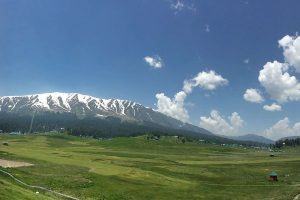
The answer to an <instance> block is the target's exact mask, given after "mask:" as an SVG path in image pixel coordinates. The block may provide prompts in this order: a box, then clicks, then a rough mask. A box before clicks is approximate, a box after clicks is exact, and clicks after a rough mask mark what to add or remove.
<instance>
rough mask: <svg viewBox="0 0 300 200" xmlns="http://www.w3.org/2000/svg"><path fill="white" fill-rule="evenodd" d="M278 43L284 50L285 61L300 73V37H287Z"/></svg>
mask: <svg viewBox="0 0 300 200" xmlns="http://www.w3.org/2000/svg"><path fill="white" fill-rule="evenodd" d="M278 43H279V46H280V47H282V48H283V55H284V59H285V61H286V62H287V63H288V64H289V65H291V66H293V67H295V69H296V71H297V72H300V36H289V35H286V36H284V37H283V38H282V39H280V40H279V41H278Z"/></svg>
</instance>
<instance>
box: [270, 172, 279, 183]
mask: <svg viewBox="0 0 300 200" xmlns="http://www.w3.org/2000/svg"><path fill="white" fill-rule="evenodd" d="M269 179H270V181H278V174H277V173H276V172H274V171H273V172H272V173H271V174H269Z"/></svg>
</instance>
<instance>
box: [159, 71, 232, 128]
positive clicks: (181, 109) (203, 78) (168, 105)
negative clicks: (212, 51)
mask: <svg viewBox="0 0 300 200" xmlns="http://www.w3.org/2000/svg"><path fill="white" fill-rule="evenodd" d="M227 83H228V81H227V80H226V79H224V78H223V77H222V76H221V75H218V74H216V73H215V72H214V71H209V72H205V71H202V72H200V73H198V75H197V76H196V77H194V78H193V79H190V80H185V81H184V82H183V91H180V92H178V93H177V94H175V96H174V98H170V97H168V96H166V95H165V94H164V93H158V94H156V99H157V104H156V105H157V111H159V112H161V113H164V114H166V115H168V116H170V117H173V118H175V119H178V120H181V121H183V122H188V121H189V114H188V111H187V109H186V108H185V107H186V106H188V104H186V103H185V99H186V97H187V95H188V94H190V93H191V92H192V90H193V88H194V87H201V88H203V89H205V90H215V89H216V88H217V87H218V86H221V85H225V84H227Z"/></svg>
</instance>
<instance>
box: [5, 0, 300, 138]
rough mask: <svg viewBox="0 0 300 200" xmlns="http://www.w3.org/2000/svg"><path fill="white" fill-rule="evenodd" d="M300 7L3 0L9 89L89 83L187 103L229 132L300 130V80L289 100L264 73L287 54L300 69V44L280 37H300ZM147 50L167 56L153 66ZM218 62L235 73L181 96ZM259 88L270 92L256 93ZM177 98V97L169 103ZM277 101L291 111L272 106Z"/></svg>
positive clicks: (131, 95)
mask: <svg viewBox="0 0 300 200" xmlns="http://www.w3.org/2000/svg"><path fill="white" fill-rule="evenodd" d="M299 7H300V2H299V1H297V0H289V1H286V0H278V1H273V0H264V1H261V0H251V1H250V0H249V1H243V0H231V1H230V3H229V1H225V0H199V1H191V0H131V1H121V0H118V1H117V0H107V1H105V0H103V1H96V0H95V1H92V0H89V1H83V0H82V1H76V0H63V1H61V0H59V1H58V0H44V1H38V0H36V1H34V0H17V1H15V0H2V1H0V46H1V48H0V70H1V71H0V96H6V95H23V94H32V93H44V92H54V91H59V92H79V93H83V94H88V95H93V96H96V97H102V98H120V99H130V100H134V101H137V102H139V103H142V104H144V105H146V106H150V107H153V108H155V109H159V110H160V111H162V112H165V113H166V114H170V115H172V114H177V113H174V112H186V113H185V114H187V115H188V121H189V122H191V123H193V124H196V125H199V124H200V125H202V126H204V127H206V128H208V129H213V130H212V131H214V132H218V133H219V134H227V133H228V134H229V135H230V134H231V135H238V134H246V133H256V134H262V135H266V136H268V137H270V138H276V137H279V135H280V134H281V133H280V132H282V130H288V131H287V132H288V133H284V134H292V135H297V134H300V128H299V130H298V129H297V128H298V124H295V123H297V122H299V121H300V119H299V118H300V106H299V100H300V98H298V96H297V95H298V92H299V90H300V89H299V87H298V86H297V84H296V86H295V87H294V89H293V88H292V89H291V90H287V89H286V88H283V89H282V90H285V91H287V92H288V91H294V92H296V93H297V94H295V95H294V96H291V95H290V96H288V97H287V100H285V101H280V100H279V97H278V96H276V94H278V93H276V92H277V91H274V90H272V88H271V87H272V86H273V85H272V84H275V82H276V79H275V80H274V81H275V82H271V83H269V82H266V81H265V82H264V81H259V80H258V77H259V73H260V71H261V70H262V69H263V66H264V65H265V64H266V63H267V62H273V61H274V60H277V61H278V62H280V63H288V65H289V69H288V73H289V74H290V76H294V77H295V78H296V79H300V75H299V73H298V72H299V71H297V67H298V66H297V65H298V63H297V62H298V60H297V58H298V57H297V56H300V55H299V54H297V53H299V52H296V54H295V55H294V57H292V58H290V57H287V56H285V55H284V48H286V49H287V48H289V47H290V46H281V47H279V44H278V41H279V40H281V39H282V38H283V37H284V36H286V35H288V36H290V37H291V38H292V40H293V41H296V39H298V36H297V32H298V31H300V30H299V29H300V23H299V14H298V13H299V12H298V10H299V9H298V8H299ZM299 40H300V38H299ZM294 43H295V44H296V42H294ZM289 44H290V43H289ZM147 56H148V57H149V58H153V59H154V60H155V59H156V60H157V59H161V60H160V62H161V66H159V67H156V68H155V67H152V66H150V65H149V63H147V62H146V61H145V57H147ZM292 56H293V55H292ZM289 58H290V59H293V58H295V59H296V61H295V62H296V64H295V63H292V61H293V60H288V59H289ZM148 61H149V60H148ZM150 64H151V62H150ZM280 69H281V68H280ZM210 70H213V71H214V72H215V75H216V76H220V77H222V78H223V79H224V80H227V83H225V82H223V84H222V83H221V84H219V85H218V83H216V84H217V87H216V88H215V89H207V88H206V89H205V86H204V85H203V84H204V83H203V84H202V85H201V84H200V85H199V84H196V85H195V86H194V87H193V90H192V92H189V93H186V97H185V98H184V100H183V102H182V103H183V105H177V103H178V102H174V95H176V94H177V93H178V92H180V91H182V90H183V89H182V87H183V82H184V81H185V80H186V81H189V80H190V81H191V82H192V81H193V78H195V77H197V74H198V73H200V72H206V73H208V72H209V71H210ZM264 72H265V73H268V72H269V71H267V70H266V71H264ZM204 75H207V74H204ZM198 78H199V77H198ZM200 79H201V78H200ZM194 81H195V80H194ZM200 82H201V81H200ZM219 83H220V82H219ZM270 84H271V85H270ZM275 85H276V84H275ZM250 88H253V89H256V91H258V92H259V94H260V95H261V96H263V99H264V101H263V102H260V103H253V102H249V101H246V100H245V99H244V98H243V95H244V94H245V91H246V89H250ZM295 88H296V89H295ZM274 92H275V93H276V94H274ZM281 92H282V91H281ZM161 93H164V96H160V97H159V98H163V99H162V101H160V104H159V105H158V103H159V102H158V100H160V99H157V94H161ZM279 93H280V92H279ZM283 93H284V91H283V92H282V93H280V94H283ZM168 98H169V100H170V101H171V104H172V103H174V104H175V105H174V106H175V107H172V105H173V104H172V105H169V106H171V107H172V108H171V107H168V105H165V104H164V103H165V101H164V100H166V101H168ZM254 101H255V100H254ZM256 101H257V100H256ZM169 103H170V102H169ZM179 103H180V102H179ZM272 103H276V105H278V106H281V111H266V110H264V109H263V106H264V105H271V104H272ZM159 106H161V107H160V108H158V107H159ZM177 108H179V109H177ZM168 109H170V110H168ZM180 109H181V110H180ZM182 109H184V110H182ZM235 112H236V113H237V114H238V115H236V114H234V115H232V113H235ZM211 114H212V115H213V116H211ZM178 116H181V115H180V113H179V115H178ZM230 116H231V117H232V118H231V119H232V121H231V119H230ZM200 117H202V120H200ZM228 117H229V118H228ZM287 118H288V120H287ZM234 119H236V120H237V121H234ZM222 120H223V121H222ZM200 121H201V123H200ZM235 123H237V124H235ZM278 123H279V125H278ZM276 124H277V125H278V126H276ZM274 125H275V127H274ZM294 125H295V126H294ZM299 125H300V124H299ZM286 126H288V127H286ZM214 127H217V129H214ZM299 127H300V126H299ZM231 132H232V133H231ZM282 134H283V133H282ZM284 134H283V136H284ZM280 136H282V135H280Z"/></svg>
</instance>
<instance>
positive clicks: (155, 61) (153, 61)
mask: <svg viewBox="0 0 300 200" xmlns="http://www.w3.org/2000/svg"><path fill="white" fill-rule="evenodd" d="M144 60H145V62H146V63H148V64H149V65H150V66H151V67H153V68H155V69H159V68H162V66H163V61H162V59H161V57H160V56H158V55H155V56H152V57H151V56H146V57H144Z"/></svg>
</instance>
